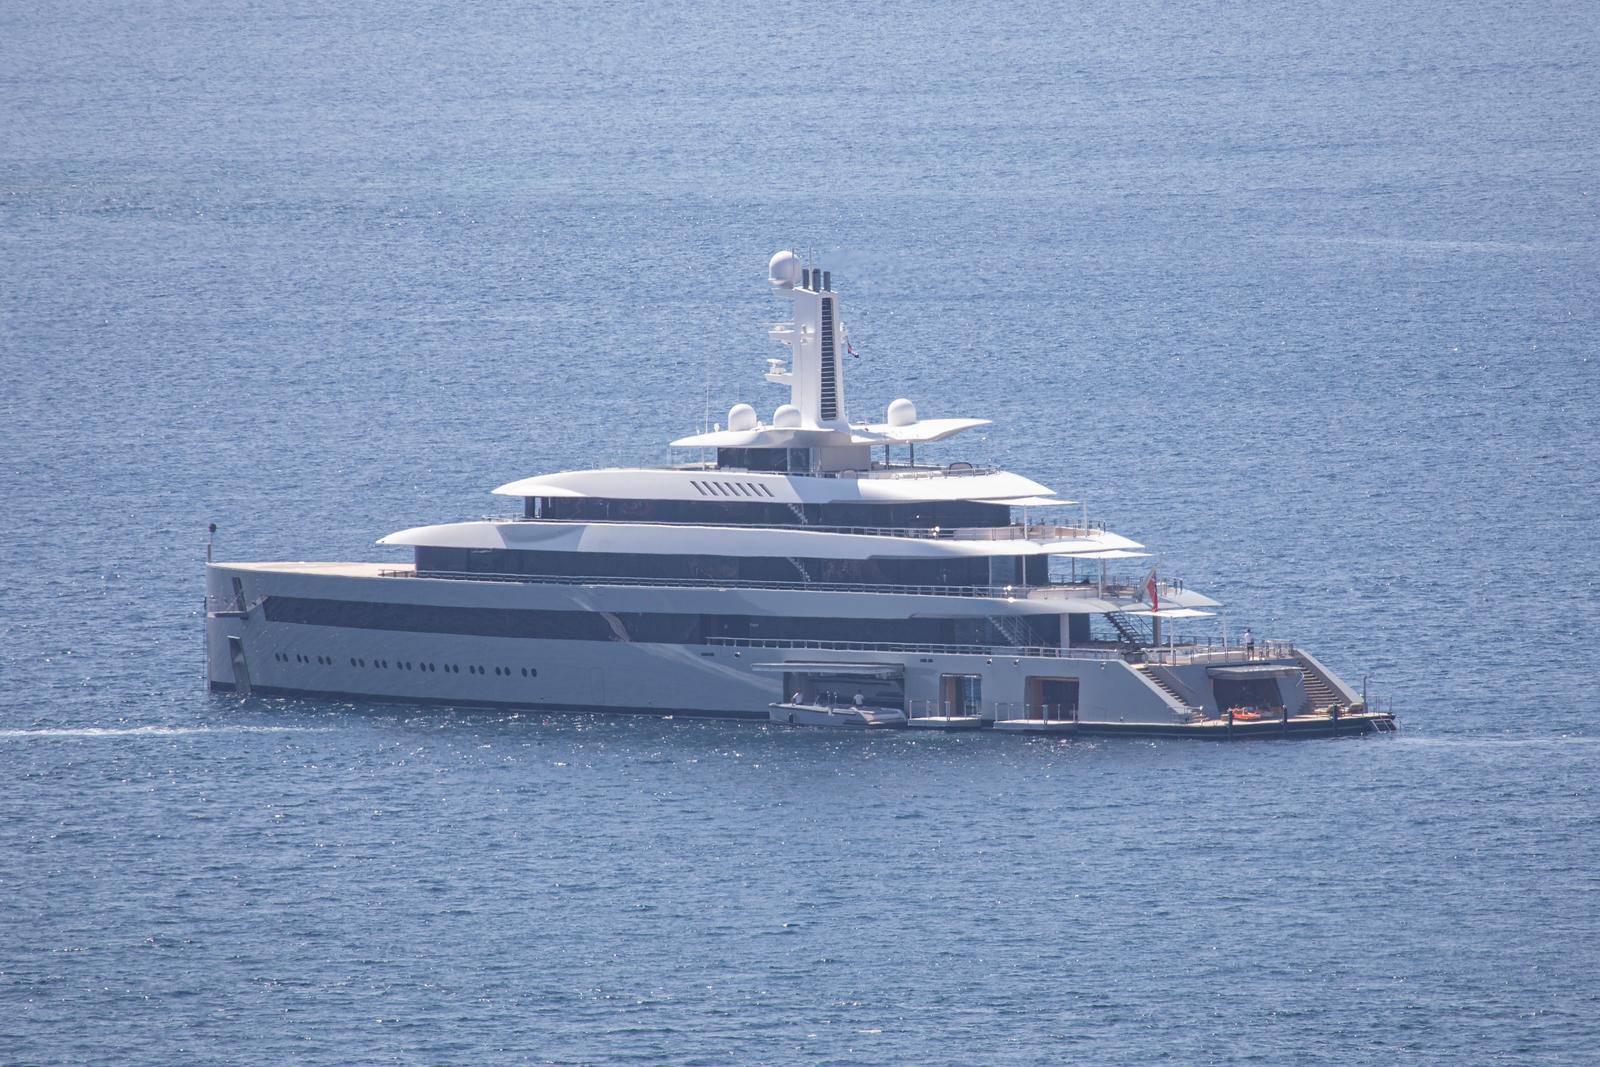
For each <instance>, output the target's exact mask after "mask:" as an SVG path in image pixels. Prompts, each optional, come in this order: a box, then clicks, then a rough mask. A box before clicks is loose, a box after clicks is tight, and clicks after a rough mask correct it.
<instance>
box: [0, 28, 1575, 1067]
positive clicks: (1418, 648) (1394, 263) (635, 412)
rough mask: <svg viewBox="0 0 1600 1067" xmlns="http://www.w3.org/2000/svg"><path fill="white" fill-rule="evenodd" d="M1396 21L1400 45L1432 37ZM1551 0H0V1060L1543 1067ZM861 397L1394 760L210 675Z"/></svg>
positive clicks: (1555, 985) (1562, 753)
mask: <svg viewBox="0 0 1600 1067" xmlns="http://www.w3.org/2000/svg"><path fill="white" fill-rule="evenodd" d="M1441 8H1443V9H1441ZM1597 55H1600V15H1597V13H1596V9H1595V8H1594V7H1593V6H1592V5H1587V4H1579V3H1556V2H1538V0H1535V2H1532V3H1509V2H1503V0H1500V2H1496V0H1488V2H1481V3H1474V4H1467V5H1421V4H1418V5H1404V4H1392V3H1379V2H1375V0H1350V2H1347V3H1341V4H1337V5H1322V4H1314V5H1307V4H1267V3H1261V4H1216V3H1204V2H1195V0H1178V2H1176V3H1162V4H1155V3H1144V2H1137V0H1136V2H1132V3H1117V4H1105V3H1089V4H1084V5H1076V6H1072V7H1061V8H1043V7H1037V6H1033V5H1004V6H985V5H972V4H942V3H933V4H923V5H917V6H903V7H901V6H897V7H894V8H888V7H885V8H882V9H877V8H870V7H868V6H866V5H845V4H834V3H818V4H808V5H788V6H774V5H769V6H766V7H759V8H758V7H754V6H748V5H737V4H727V3H721V2H717V0H710V2H706V3H699V4H677V3H658V4H653V5H648V6H633V5H628V6H623V5H616V6H611V7H601V6H599V5H561V4H549V3H533V4H508V3H503V2H499V0H488V2H485V3H481V4H476V5H402V4H391V3H382V2H366V3H363V2H355V3H347V4H340V5H329V4H323V3H316V4H312V3H304V2H300V3H296V2H292V0H289V2H283V3H272V4H259V3H239V2H237V0H220V2H211V3H204V4H202V3H167V4H159V5H139V4H115V3H90V2H83V3H66V4H50V5H28V4H11V5H6V6H4V7H0V383H3V384H0V504H3V509H4V514H5V516H6V518H7V520H8V522H7V529H8V536H6V537H5V538H3V539H0V573H3V575H4V577H3V580H0V775H3V779H4V784H3V786H0V1061H4V1062H7V1063H55V1062H106V1063H172V1062H289V1061H295V1062H321V1063H346V1062H422V1063H435V1062H562V1063H566V1062H602V1061H627V1062H646V1063H648V1062H668V1063H707V1064H720V1063H779V1062H795V1061H807V1062H812V1061H815V1062H829V1063H891V1062H892V1063H899V1062H915V1063H949V1064H969V1063H999V1062H1004V1063H1043V1062H1060V1061H1068V1060H1073V1061H1082V1062H1096V1063H1099V1062H1107V1063H1111V1062H1120V1063H1141V1064H1142V1063H1149V1062H1170V1063H1329V1064H1334V1063H1337V1064H1391V1063H1433V1062H1438V1063H1463V1062H1470V1063H1521V1062H1540V1063H1586V1062H1593V1060H1594V1057H1595V1051H1594V1050H1595V1047H1596V1044H1597V1042H1600V983H1597V980H1596V971H1597V964H1600V897H1597V890H1600V875H1597V869H1600V842H1597V831H1600V795H1597V794H1600V790H1597V785H1596V780H1597V773H1600V728H1597V716H1600V682H1597V678H1600V673H1597V670H1596V666H1595V657H1594V653H1593V646H1594V641H1593V638H1592V632H1593V627H1594V626H1595V625H1596V618H1595V604H1596V602H1597V600H1600V549H1597V547H1596V520H1597V513H1600V473H1597V470H1600V466H1597V462H1600V382H1597V368H1596V354H1597V348H1600V275H1597V271H1596V266H1595V265H1596V263H1597V261H1600V225H1597V217H1596V215H1597V194H1600V180H1597V174H1600V148H1597V146H1600V129H1597V126H1600V60H1597V59H1596V56H1597ZM789 245H792V246H794V247H797V248H801V249H815V250H817V251H818V253H819V254H821V255H823V256H824V262H825V263H827V265H829V266H830V268H831V269H832V271H833V275H834V279H835V282H836V285H837V286H838V287H839V288H840V289H841V290H842V292H843V307H844V311H845V318H846V319H847V321H849V322H850V324H851V326H852V336H853V338H854V339H855V341H856V343H857V347H858V348H859V349H860V351H861V359H860V361H859V363H852V364H851V367H850V371H851V374H852V377H851V382H850V408H851V410H852V412H853V413H854V414H856V415H857V416H858V417H859V416H861V415H864V414H868V413H871V412H873V411H881V409H882V408H883V406H884V405H885V404H886V403H887V401H888V400H890V399H891V398H893V397H895V396H900V395H905V396H909V397H911V398H913V399H914V400H916V401H917V403H918V405H919V407H920V409H921V411H922V412H923V413H924V414H926V415H941V416H942V415H980V416H988V417H992V418H993V419H995V425H994V426H993V427H992V428H990V430H988V431H987V432H986V434H985V435H984V437H983V439H982V440H969V441H961V442H960V443H959V445H957V444H954V443H952V444H951V445H949V446H947V447H945V448H944V449H943V450H941V451H940V452H939V453H938V455H939V458H942V459H958V458H969V459H976V458H990V459H993V460H996V461H998V462H1001V463H1003V464H1005V465H1007V466H1010V467H1013V468H1016V469H1019V470H1022V471H1024V472H1027V473H1030V474H1033V475H1035V476H1036V477H1038V478H1040V479H1041V480H1043V481H1045V482H1046V483H1048V484H1051V485H1053V486H1055V487H1057V488H1058V489H1059V490H1060V491H1062V492H1063V493H1066V494H1067V495H1070V496H1072V497H1074V498H1081V499H1085V500H1087V501H1088V502H1089V503H1090V507H1091V514H1092V515H1097V516H1099V517H1102V518H1104V519H1106V520H1107V521H1108V522H1109V523H1110V524H1111V526H1112V527H1113V528H1114V529H1117V530H1121V531H1125V532H1127V533H1129V534H1131V535H1132V536H1135V537H1137V538H1139V539H1140V540H1143V541H1145V542H1147V543H1148V544H1150V545H1151V546H1153V547H1154V548H1155V549H1156V550H1157V551H1158V552H1159V553H1160V554H1161V559H1162V561H1163V566H1164V568H1165V569H1166V571H1167V572H1168V573H1170V574H1174V575H1181V576H1183V577H1185V578H1187V579H1188V580H1189V582H1190V583H1191V584H1192V585H1194V586H1195V587H1197V588H1200V589H1204V590H1207V591H1209V592H1212V593H1214V594H1216V595H1217V596H1219V597H1220V598H1221V599H1222V600H1224V601H1226V602H1227V604H1228V605H1229V607H1228V610H1229V617H1230V619H1231V620H1233V624H1234V626H1235V627H1239V626H1243V625H1246V624H1248V625H1251V626H1253V628H1254V630H1255V632H1256V633H1257V634H1258V635H1270V636H1280V635H1281V636H1286V637H1291V638H1295V639H1297V640H1300V641H1302V642H1304V643H1305V644H1306V645H1308V646H1309V647H1310V648H1312V649H1313V650H1315V651H1316V652H1317V653H1318V654H1319V655H1320V656H1321V657H1322V658H1323V659H1325V660H1326V661H1327V662H1328V663H1330V664H1331V665H1332V666H1333V667H1334V668H1335V669H1337V670H1339V671H1341V672H1342V673H1344V674H1345V675H1346V676H1347V677H1350V678H1360V677H1361V676H1363V675H1370V676H1371V678H1372V680H1373V685H1374V687H1375V690H1376V691H1377V692H1378V693H1380V694H1381V696H1382V698H1383V699H1384V700H1385V701H1388V700H1392V701H1393V704H1394V707H1395V708H1396V710H1397V711H1398V712H1399V713H1400V715H1401V722H1402V725H1403V732H1402V733H1401V734H1400V735H1399V736H1398V737H1394V738H1375V739H1365V740H1345V741H1335V742H1308V743H1298V744H1265V743H1263V744H1247V745H1234V746H1202V745H1196V744H1184V743H1177V742H1135V741H1107V742H1094V743H1087V742H1081V741H1079V742H1065V743H1056V742H1052V741H1045V740H1033V741H1024V740H1019V739H1016V738H1000V737H947V738H925V737H906V736H883V737H871V738H862V737H855V736H850V737H836V736H832V735H819V734H811V733H806V732H801V731H787V730H776V729H765V728H761V727H755V726H741V725H731V724H721V723H708V722H696V721H684V720H677V721H666V722H662V721H653V720H652V721H644V720H627V719H607V718H589V717H559V716H556V717H550V716H542V715H506V714H483V713H470V712H465V711H463V712H452V711H437V710H436V711H418V710H415V709H409V708H399V707H385V706H376V705H374V706H360V707H354V706H344V705H337V704H325V703H316V702H282V701H266V700H247V701H240V700H238V699H234V698H231V697H218V696H211V695H208V694H207V692H206V691H205V686H204V680H203V672H202V666H201V661H200V650H201V592H202V589H201V565H202V561H203V558H204V546H205V526H206V523H207V522H209V521H216V522H217V523H219V524H220V526H221V531H220V533H219V536H218V542H217V550H218V554H219V557H221V558H228V559H306V558H310V559H374V558H377V559H384V558H400V557H398V556H392V554H391V553H390V552H389V550H384V549H378V548H375V547H374V546H373V544H372V542H373V540H374V539H375V538H377V537H379V536H381V535H383V534H384V533H387V532H389V531H391V530H394V529H398V528H401V527H405V526H410V525H416V524H420V523H424V522H430V521H444V520H449V519H453V518H458V517H464V516H476V515H480V514H483V513H485V512H498V511H500V510H502V509H503V507H504V502H503V501H498V500H496V499H495V498H491V497H489V496H488V495H487V490H488V489H489V488H490V487H492V486H494V485H497V484H500V483H502V482H504V481H508V480H510V479H512V478H515V477H518V476H523V475H527V474H532V473H537V472H541V471H548V470H557V469H563V468H571V467H582V466H598V465H604V464H615V463H635V462H641V461H644V462H653V461H659V460H661V459H663V458H665V455H664V449H663V448H662V444H663V443H664V442H665V441H667V440H669V439H671V438H673V437H675V436H679V435H681V434H683V433H686V432H690V431H692V430H693V429H694V428H695V427H696V426H697V425H698V423H699V420H700V419H701V417H702V415H703V412H704V410H705V407H706V403H707V397H708V395H709V402H710V405H711V409H712V411H713V413H714V414H713V417H714V418H718V417H721V415H720V413H721V412H723V411H725V410H726V408H727V407H728V406H729V405H730V404H732V403H734V402H737V401H750V402H753V403H756V404H757V405H758V407H759V408H761V409H763V410H768V409H770V408H771V407H772V406H773V405H774V404H776V403H777V402H778V401H779V400H780V399H781V397H780V396H779V395H778V394H777V393H776V391H775V389H774V387H771V386H766V385H763V384H762V383H761V382H760V381H759V378H758V375H759V372H760V371H761V370H762V369H763V360H764V359H765V358H766V357H768V356H770V355H774V354H776V352H775V351H774V349H773V347H772V346H771V345H770V344H769V343H768V342H767V341H766V339H765V337H764V335H763V330H762V324H763V323H764V322H765V321H768V320H769V319H771V318H774V317H776V314H777V312H778V310H779V309H778V308H777V307H776V306H775V305H774V304H773V303H772V302H771V300H770V298H769V297H768V295H767V293H766V292H765V288H764V286H763V285H762V284H761V278H762V271H763V269H764V266H765V262H766V257H767V256H768V255H769V254H770V253H771V252H772V251H773V250H774V249H776V248H779V247H783V246H789Z"/></svg>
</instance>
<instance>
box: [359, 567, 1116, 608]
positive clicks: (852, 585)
mask: <svg viewBox="0 0 1600 1067" xmlns="http://www.w3.org/2000/svg"><path fill="white" fill-rule="evenodd" d="M378 576H379V577H380V578H439V579H449V580H454V581H479V582H527V583H532V584H539V585H629V586H641V585H643V586H665V587H668V588H681V589H773V590H779V591H786V592H812V593H898V594H902V595H908V596H960V597H988V598H991V599H996V600H1025V599H1028V598H1030V597H1035V598H1056V599H1071V598H1073V597H1098V596H1100V595H1101V591H1100V588H1099V587H1098V586H1097V585H1096V584H1095V583H1093V582H1051V583H1048V584H1045V585H1020V584H1019V585H888V584H882V583H877V584H871V583H861V582H784V581H778V580H776V579H766V578H648V577H637V576H633V575H606V574H570V575H569V574H499V573H490V572H483V571H419V570H415V569H413V568H400V567H397V568H394V569H391V570H382V571H379V572H378ZM1135 592H1136V590H1134V589H1133V588H1132V587H1131V586H1125V585H1119V586H1111V585H1108V586H1106V587H1105V595H1106V596H1111V597H1126V596H1132V595H1134V593H1135Z"/></svg>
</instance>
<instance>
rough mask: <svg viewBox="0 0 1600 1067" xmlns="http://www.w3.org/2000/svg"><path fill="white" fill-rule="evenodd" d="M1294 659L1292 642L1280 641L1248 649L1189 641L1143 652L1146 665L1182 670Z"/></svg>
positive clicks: (1274, 639) (1263, 642) (1275, 640)
mask: <svg viewBox="0 0 1600 1067" xmlns="http://www.w3.org/2000/svg"><path fill="white" fill-rule="evenodd" d="M1294 658H1295V651H1294V642H1293V641H1285V640H1282V639H1279V638H1272V639H1269V640H1265V641H1256V642H1255V643H1254V644H1253V645H1249V646H1247V645H1241V644H1236V643H1230V644H1228V645H1221V644H1214V643H1212V642H1211V641H1209V640H1207V641H1200V640H1191V642H1190V643H1189V644H1182V643H1180V642H1174V643H1173V644H1172V645H1162V646H1161V647H1160V648H1147V649H1145V650H1144V660H1145V662H1146V663H1155V664H1159V665H1160V666H1163V667H1184V666H1188V665H1190V664H1195V663H1203V664H1206V665H1207V666H1213V665H1214V666H1218V667H1221V666H1226V665H1228V664H1244V665H1248V664H1251V663H1268V662H1270V661H1274V660H1283V659H1294Z"/></svg>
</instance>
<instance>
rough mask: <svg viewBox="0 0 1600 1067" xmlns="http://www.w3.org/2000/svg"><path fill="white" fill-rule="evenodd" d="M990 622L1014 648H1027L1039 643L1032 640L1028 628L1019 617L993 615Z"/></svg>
mask: <svg viewBox="0 0 1600 1067" xmlns="http://www.w3.org/2000/svg"><path fill="white" fill-rule="evenodd" d="M989 621H990V622H991V623H993V624H994V628H995V629H996V630H999V631H1000V633H1001V634H1002V635H1003V636H1004V637H1005V639H1006V641H1005V643H1006V644H1008V645H1010V646H1011V647H1013V648H1026V647H1027V646H1029V645H1034V644H1038V643H1039V642H1037V641H1034V640H1032V639H1031V635H1030V634H1029V632H1028V628H1027V626H1026V625H1025V624H1024V623H1023V621H1022V618H1021V616H1018V615H991V616H990V617H989Z"/></svg>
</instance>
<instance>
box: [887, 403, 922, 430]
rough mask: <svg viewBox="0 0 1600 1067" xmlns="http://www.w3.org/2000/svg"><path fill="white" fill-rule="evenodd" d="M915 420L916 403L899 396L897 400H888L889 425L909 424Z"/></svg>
mask: <svg viewBox="0 0 1600 1067" xmlns="http://www.w3.org/2000/svg"><path fill="white" fill-rule="evenodd" d="M916 421H917V405H915V404H913V403H912V402H911V401H909V400H907V399H906V398H905V397H901V398H900V399H899V400H891V401H889V425H890V426H910V425H911V424H912V423H914V422H916Z"/></svg>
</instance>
